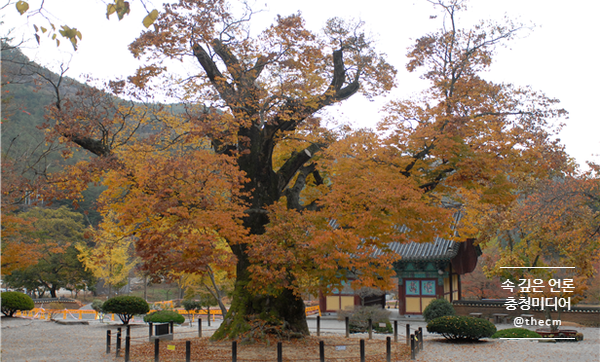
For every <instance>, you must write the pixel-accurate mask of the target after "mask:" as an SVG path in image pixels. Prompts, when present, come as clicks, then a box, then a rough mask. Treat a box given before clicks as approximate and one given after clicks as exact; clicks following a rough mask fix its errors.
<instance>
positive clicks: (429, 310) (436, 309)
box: [423, 299, 456, 322]
mask: <svg viewBox="0 0 600 362" xmlns="http://www.w3.org/2000/svg"><path fill="white" fill-rule="evenodd" d="M449 315H456V311H455V310H454V307H453V306H452V303H450V302H449V301H447V300H446V299H434V300H432V301H431V302H430V303H429V305H427V307H425V310H424V311H423V318H425V321H427V322H429V321H431V320H434V319H436V318H439V317H444V316H449Z"/></svg>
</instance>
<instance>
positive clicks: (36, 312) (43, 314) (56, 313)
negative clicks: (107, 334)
mask: <svg viewBox="0 0 600 362" xmlns="http://www.w3.org/2000/svg"><path fill="white" fill-rule="evenodd" d="M155 304H156V303H155ZM171 305H172V304H171ZM174 311H175V312H177V313H179V314H181V315H185V316H187V317H188V318H191V322H192V323H193V322H195V321H196V320H197V319H199V318H200V317H201V316H208V315H209V313H210V316H211V317H212V320H213V322H214V321H215V320H216V316H221V317H222V312H221V309H210V310H198V311H186V310H182V309H175V310H174ZM152 312H156V310H154V309H152V310H150V313H152ZM305 313H306V315H312V314H318V315H319V316H321V309H320V308H319V306H318V305H317V306H314V307H306V310H305ZM16 315H17V316H21V317H26V318H36V319H52V318H54V319H56V318H57V317H59V318H60V316H62V318H63V319H65V320H66V319H68V317H71V318H72V319H84V318H83V316H84V315H93V316H94V317H93V318H87V319H102V320H104V318H105V317H106V316H110V320H111V321H114V320H115V315H114V314H113V313H107V314H102V313H98V312H96V311H95V310H92V309H45V308H33V309H32V310H29V311H17V313H16ZM132 321H133V320H132Z"/></svg>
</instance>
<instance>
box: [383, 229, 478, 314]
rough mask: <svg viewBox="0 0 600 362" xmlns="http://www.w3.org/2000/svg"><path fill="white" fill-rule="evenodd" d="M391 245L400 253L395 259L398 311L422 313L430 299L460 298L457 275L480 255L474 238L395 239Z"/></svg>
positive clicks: (475, 263)
mask: <svg viewBox="0 0 600 362" xmlns="http://www.w3.org/2000/svg"><path fill="white" fill-rule="evenodd" d="M391 249H392V250H393V251H394V252H396V253H398V254H399V255H401V259H400V260H398V261H396V262H394V269H395V270H396V274H397V276H398V312H399V313H400V314H401V315H407V314H408V315H410V314H422V313H423V310H424V309H425V307H427V305H428V304H429V302H431V301H432V300H433V299H436V298H446V299H447V300H448V301H450V302H452V301H454V300H459V299H461V293H462V291H461V283H460V276H461V275H463V274H467V273H470V272H472V271H473V270H474V269H475V266H476V265H477V258H478V256H479V255H481V251H480V249H479V248H478V247H475V246H474V245H473V239H468V240H467V241H464V242H456V241H452V240H446V239H442V238H436V239H435V240H434V242H432V243H407V244H400V243H396V244H395V245H392V246H391Z"/></svg>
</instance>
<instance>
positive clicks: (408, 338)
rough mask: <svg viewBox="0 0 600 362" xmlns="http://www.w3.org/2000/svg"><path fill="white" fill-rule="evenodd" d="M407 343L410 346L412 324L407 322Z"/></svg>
mask: <svg viewBox="0 0 600 362" xmlns="http://www.w3.org/2000/svg"><path fill="white" fill-rule="evenodd" d="M406 345H407V346H410V324H408V323H407V324H406Z"/></svg>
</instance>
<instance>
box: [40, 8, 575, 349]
mask: <svg viewBox="0 0 600 362" xmlns="http://www.w3.org/2000/svg"><path fill="white" fill-rule="evenodd" d="M440 5H442V7H443V10H444V11H446V12H447V13H448V14H449V19H450V20H451V28H449V29H448V28H446V29H443V30H442V31H440V32H438V33H435V34H430V35H427V36H425V37H423V38H421V39H419V40H418V41H417V43H416V45H415V46H414V47H413V49H411V52H410V53H409V58H410V59H411V62H410V63H409V70H415V69H420V68H421V67H425V69H426V73H425V75H424V77H425V78H426V79H427V80H429V81H431V88H430V90H429V91H427V92H426V93H425V94H424V96H425V97H424V98H423V101H422V102H421V103H419V102H417V101H402V102H401V101H399V102H395V103H393V104H392V105H390V107H389V117H388V118H387V119H386V121H385V122H384V123H383V124H382V126H381V127H382V129H384V130H385V131H386V138H385V139H383V138H382V137H380V136H378V135H377V134H376V133H375V132H373V131H368V130H359V131H350V130H347V129H344V128H341V129H339V130H336V131H335V132H334V131H332V130H329V129H327V128H325V127H323V126H322V125H321V123H320V120H319V118H318V116H319V111H321V110H323V109H324V108H326V107H327V106H330V105H332V104H335V103H337V102H341V101H343V100H346V99H348V98H350V97H351V96H353V95H355V94H357V93H358V92H361V91H362V93H363V94H365V95H367V96H370V97H372V96H376V95H378V94H381V93H385V92H386V91H388V90H389V89H390V88H391V87H392V84H393V78H394V74H395V70H394V69H393V67H391V66H390V65H389V64H387V63H386V61H385V60H384V58H383V57H382V56H381V55H380V54H378V53H376V52H375V51H374V49H373V46H372V43H371V41H370V39H369V38H368V37H367V36H365V34H364V33H363V32H362V30H361V24H356V23H348V22H345V21H343V20H341V19H331V20H329V21H328V22H327V24H326V27H325V29H324V31H323V32H322V33H321V34H315V33H313V32H311V31H309V30H307V29H305V27H304V22H303V19H302V17H301V16H300V15H299V14H295V15H291V16H287V17H281V16H279V17H278V18H277V20H276V22H275V23H274V24H273V25H271V26H269V27H268V28H266V29H265V30H263V31H262V32H260V33H258V34H257V35H254V34H255V33H254V32H256V30H255V29H251V28H250V25H251V21H250V20H251V19H252V15H253V14H252V11H251V9H249V8H247V7H246V6H245V4H241V5H239V6H238V5H231V4H228V3H226V2H225V1H183V0H182V1H180V2H179V3H178V4H173V5H167V6H165V9H164V12H163V13H162V14H161V15H160V16H159V18H158V19H157V21H156V22H155V24H154V29H153V30H152V31H148V32H145V33H143V34H142V35H141V36H140V37H139V38H138V39H137V40H136V41H135V42H134V43H133V44H132V45H131V50H132V52H133V53H134V54H135V55H136V56H138V57H140V58H144V59H146V60H147V62H148V63H147V65H146V66H145V67H143V68H141V69H140V70H139V71H138V72H137V74H136V75H135V76H132V77H131V78H130V81H131V83H132V84H134V85H135V86H136V87H138V88H139V89H142V90H143V91H147V92H153V91H164V89H163V88H164V84H165V82H166V78H162V79H161V83H157V82H156V81H155V79H154V78H156V77H158V76H160V75H161V74H162V73H165V72H166V71H167V69H166V66H165V65H166V64H167V65H168V61H165V59H175V60H182V61H189V60H190V58H191V59H192V60H194V62H195V64H196V68H194V69H197V72H196V73H192V74H190V77H188V78H185V79H183V80H180V81H179V83H178V84H179V85H180V87H179V88H178V87H176V86H174V87H173V88H171V89H169V95H171V96H181V100H182V101H183V102H184V103H185V104H184V105H183V106H178V107H170V108H169V107H162V108H161V107H158V108H154V109H153V108H149V107H140V106H139V105H137V106H136V105H133V104H130V105H127V104H126V102H118V101H116V100H115V99H114V98H111V97H109V96H106V95H100V94H99V93H96V94H95V95H94V94H92V96H93V97H91V96H81V97H78V98H75V99H72V100H65V101H64V102H62V103H60V104H58V103H57V107H55V109H54V110H53V112H52V114H51V115H50V119H51V120H53V121H56V122H57V127H55V132H56V133H57V134H58V135H60V136H61V137H64V138H66V139H68V140H70V141H71V142H72V143H74V144H76V145H78V146H80V147H82V148H84V149H87V150H89V151H91V152H92V153H94V154H95V155H97V156H98V157H97V158H96V159H95V160H94V162H92V163H86V164H80V165H77V166H75V167H73V168H71V169H70V170H69V171H70V173H71V177H65V178H64V179H63V180H62V181H64V182H65V183H64V185H63V187H64V188H68V189H69V190H73V191H77V190H80V189H82V188H83V187H84V184H85V183H86V182H90V181H99V180H104V181H103V182H104V183H105V185H106V186H107V187H108V190H107V191H106V192H105V193H104V194H103V195H102V198H101V200H100V205H101V207H102V209H103V210H104V211H103V212H104V214H105V215H108V214H109V213H110V212H114V213H116V214H118V215H119V217H118V226H119V228H121V229H122V230H123V233H124V234H128V235H132V236H135V238H136V239H135V240H136V252H137V253H138V255H139V256H140V257H141V258H142V260H144V268H146V269H147V270H148V271H149V272H151V273H153V274H155V275H166V274H168V273H171V272H190V273H199V274H202V272H203V271H207V268H208V266H211V265H216V264H217V265H222V266H223V269H224V270H227V268H226V266H225V264H226V263H231V262H234V263H235V270H234V271H231V274H234V275H235V277H236V284H235V290H234V294H233V301H232V305H231V308H230V310H229V312H228V314H227V316H226V317H225V320H224V323H223V324H222V325H221V327H220V329H219V331H217V333H216V334H215V338H221V337H225V336H229V337H232V338H233V337H238V336H239V335H240V334H243V333H246V332H248V333H254V331H255V330H254V329H253V327H257V329H256V331H258V332H259V334H260V333H262V331H265V330H272V331H277V332H281V330H282V329H283V330H284V331H285V332H287V333H290V334H293V335H305V334H307V333H308V328H307V324H306V319H305V315H304V303H303V301H302V299H301V298H300V292H301V291H302V289H303V288H308V289H309V290H311V291H316V290H318V289H324V290H327V289H328V288H331V287H333V286H335V285H339V283H341V281H343V280H347V279H348V277H349V276H350V275H351V276H352V277H353V278H354V279H355V282H354V283H353V286H354V287H356V288H360V287H371V286H378V287H381V288H385V287H386V286H389V280H390V277H391V276H392V269H391V268H390V265H391V262H392V261H393V259H394V256H393V255H392V254H391V253H389V248H388V243H389V242H392V241H397V242H403V241H406V240H409V239H410V240H415V241H426V240H431V238H432V237H433V236H444V237H456V238H457V239H461V238H465V237H472V236H473V235H474V234H476V233H477V230H478V226H479V224H478V221H480V219H481V218H482V217H483V216H482V215H487V214H489V213H490V212H491V210H494V209H495V208H497V207H504V206H505V205H507V204H508V203H510V202H511V201H512V200H513V199H514V191H515V189H516V188H517V187H518V181H519V180H521V179H522V178H524V177H530V176H537V175H543V174H547V173H548V172H550V171H551V170H552V169H553V168H554V167H555V166H556V167H562V161H563V160H564V158H563V154H562V153H561V149H560V147H558V146H557V145H556V144H555V143H553V142H552V140H551V133H549V132H551V131H549V129H551V127H550V126H549V124H548V123H547V121H548V120H550V119H552V118H553V117H555V116H559V115H560V114H561V111H560V110H554V109H553V108H552V107H553V105H554V103H555V101H553V100H551V99H548V98H547V97H544V96H543V95H539V96H537V95H535V94H533V93H530V92H529V91H527V90H519V89H516V88H514V87H511V86H509V85H497V84H492V83H490V82H487V81H485V80H484V79H482V78H481V77H480V76H479V73H480V72H481V71H482V70H484V69H485V68H486V67H487V66H489V64H490V62H491V57H492V55H493V51H494V49H495V47H496V46H497V45H498V44H500V43H502V42H503V41H505V40H508V39H510V38H511V36H512V34H514V32H515V31H517V28H518V27H514V26H509V27H503V26H491V27H484V26H480V27H477V28H475V29H473V30H470V31H468V30H458V29H457V28H456V27H455V22H454V20H455V19H454V14H455V11H456V10H458V8H459V7H460V6H459V4H456V3H455V2H452V3H451V4H449V5H445V4H440ZM232 9H233V10H232ZM240 12H241V15H240V16H237V17H236V16H235V14H236V13H237V14H239V13H240ZM186 64H190V67H192V64H191V63H189V62H188V63H186ZM111 86H112V89H113V90H114V91H115V92H121V93H123V92H125V90H127V88H128V86H127V85H126V84H125V83H124V82H113V83H111ZM157 87H162V88H157ZM540 155H542V158H541V159H540V157H539V156H540ZM73 175H75V176H77V177H75V178H74V177H73ZM447 206H452V207H458V206H460V207H461V208H462V209H461V210H462V211H463V212H462V215H463V217H462V219H461V220H460V223H459V225H460V230H457V229H456V228H454V231H452V226H456V222H454V223H453V222H452V221H456V220H454V219H453V218H452V215H453V214H455V212H454V211H455V210H453V209H452V208H451V207H447ZM453 224H454V225H453ZM400 231H404V232H400ZM457 231H459V232H460V237H459V236H458V234H457ZM222 239H225V240H227V243H228V245H229V248H230V250H231V252H232V254H231V255H232V257H231V258H228V257H224V256H226V255H227V252H229V251H227V252H226V253H223V252H221V251H219V250H218V249H217V248H216V247H215V246H216V245H217V244H218V243H219V242H220V240H222ZM265 321H266V323H267V324H266V325H265V324H264V322H265Z"/></svg>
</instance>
